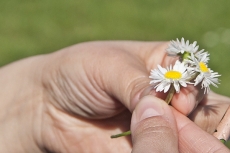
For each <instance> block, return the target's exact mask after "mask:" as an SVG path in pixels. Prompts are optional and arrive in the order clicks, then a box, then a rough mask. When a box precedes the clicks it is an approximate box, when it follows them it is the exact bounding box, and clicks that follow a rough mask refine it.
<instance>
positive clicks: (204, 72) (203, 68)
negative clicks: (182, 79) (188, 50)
mask: <svg viewBox="0 0 230 153" xmlns="http://www.w3.org/2000/svg"><path fill="white" fill-rule="evenodd" d="M206 58H207V57H206ZM191 59H192V60H194V63H195V64H196V65H195V68H194V71H196V72H198V73H199V74H198V76H197V77H196V78H195V80H194V81H195V83H194V86H196V85H198V84H199V83H201V88H204V89H205V90H204V93H208V92H209V91H210V87H209V86H210V84H211V85H213V86H215V87H218V86H217V84H219V81H218V77H219V76H221V75H219V74H218V73H217V72H214V71H213V70H211V69H210V68H208V66H207V64H206V63H205V61H207V59H205V56H204V58H201V59H196V58H195V57H194V55H193V54H192V56H191Z"/></svg>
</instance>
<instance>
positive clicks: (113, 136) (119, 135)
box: [110, 130, 131, 138]
mask: <svg viewBox="0 0 230 153" xmlns="http://www.w3.org/2000/svg"><path fill="white" fill-rule="evenodd" d="M130 134H131V131H130V130H129V131H126V132H123V133H120V134H115V135H111V137H110V138H119V137H123V136H127V135H130Z"/></svg>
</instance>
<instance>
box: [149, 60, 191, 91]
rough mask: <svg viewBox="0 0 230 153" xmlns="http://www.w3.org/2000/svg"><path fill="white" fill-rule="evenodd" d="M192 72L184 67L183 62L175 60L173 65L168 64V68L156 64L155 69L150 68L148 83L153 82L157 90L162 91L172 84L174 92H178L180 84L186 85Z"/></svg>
mask: <svg viewBox="0 0 230 153" xmlns="http://www.w3.org/2000/svg"><path fill="white" fill-rule="evenodd" d="M193 74H194V73H193V71H188V70H187V69H186V67H185V65H184V63H181V62H180V61H179V60H177V61H176V63H175V65H174V66H173V67H172V65H170V67H168V68H162V67H161V66H160V65H158V66H157V69H154V70H151V72H150V76H149V78H151V79H152V80H151V81H150V84H154V88H156V91H157V92H158V91H164V93H166V92H167V91H168V90H169V88H170V86H171V85H173V86H174V88H175V90H176V92H177V93H179V92H180V85H181V86H183V87H187V84H188V83H190V82H189V79H190V78H191V76H192V75H193Z"/></svg>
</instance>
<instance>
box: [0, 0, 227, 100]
mask: <svg viewBox="0 0 230 153" xmlns="http://www.w3.org/2000/svg"><path fill="white" fill-rule="evenodd" d="M229 6H230V1H228V0H220V1H209V0H203V1H198V0H194V1H192V2H191V1H179V0H177V1H167V0H161V1H160V0H158V1H152V0H145V1H142V0H126V1H123V0H116V1H106V0H97V1H95V0H86V1H83V0H82V1H81V0H79V1H75V0H66V1H61V0H49V1H47V0H39V1H29V0H1V1H0V23H1V24H0V54H1V56H0V66H1V65H5V64H7V63H10V62H12V61H15V60H18V59H21V58H24V57H28V56H32V55H36V54H43V53H49V52H53V51H56V50H58V49H61V48H63V47H66V46H69V45H72V44H75V43H79V42H84V41H92V40H144V41H156V40H171V39H175V38H181V37H182V36H183V37H185V38H186V39H189V40H190V41H195V40H196V41H198V43H199V45H200V48H204V49H206V50H208V51H210V53H211V61H210V67H211V68H212V69H214V70H215V71H218V72H219V73H220V74H222V77H221V80H222V81H221V85H220V86H219V88H218V89H214V90H215V91H216V92H218V93H221V94H224V95H227V96H230V92H229V91H228V86H229V85H230V83H229V82H228V78H229V77H230V72H229V68H228V67H229V65H230V60H229V59H228V57H229V54H230V52H229V50H230V30H229V29H230V20H229V19H228V16H229V15H230V9H229Z"/></svg>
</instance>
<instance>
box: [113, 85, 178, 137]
mask: <svg viewBox="0 0 230 153" xmlns="http://www.w3.org/2000/svg"><path fill="white" fill-rule="evenodd" d="M174 93H175V89H174V87H173V86H171V87H170V89H169V92H168V95H167V97H166V99H165V102H166V103H167V104H170V102H171V100H172V98H173V95H174ZM130 134H131V131H130V130H129V131H126V132H123V133H120V134H115V135H111V137H110V138H119V137H123V136H127V135H130Z"/></svg>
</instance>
